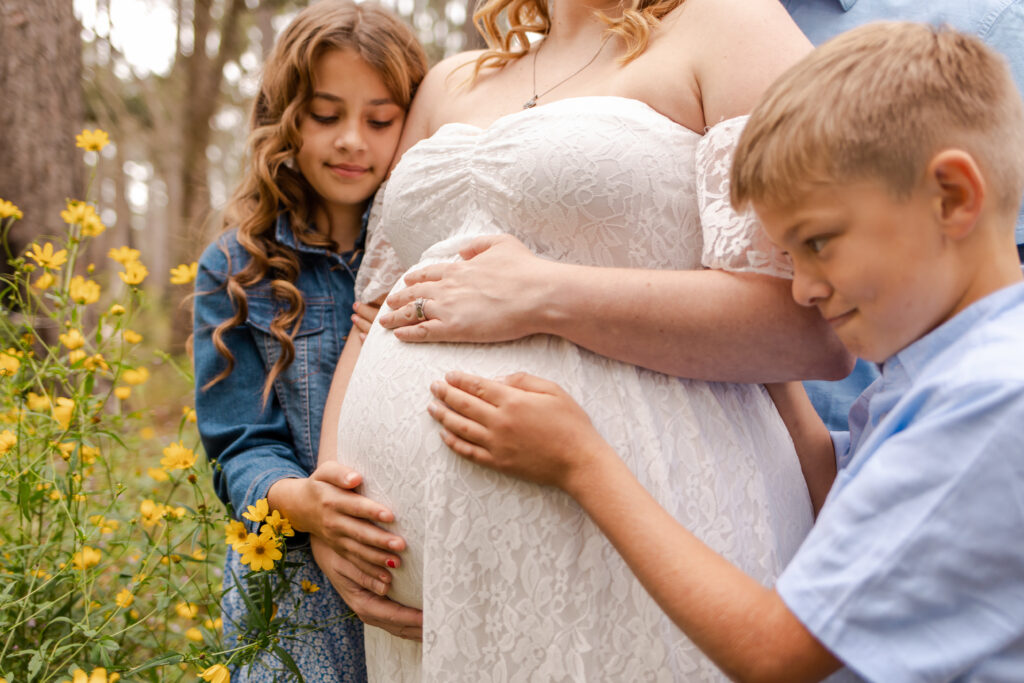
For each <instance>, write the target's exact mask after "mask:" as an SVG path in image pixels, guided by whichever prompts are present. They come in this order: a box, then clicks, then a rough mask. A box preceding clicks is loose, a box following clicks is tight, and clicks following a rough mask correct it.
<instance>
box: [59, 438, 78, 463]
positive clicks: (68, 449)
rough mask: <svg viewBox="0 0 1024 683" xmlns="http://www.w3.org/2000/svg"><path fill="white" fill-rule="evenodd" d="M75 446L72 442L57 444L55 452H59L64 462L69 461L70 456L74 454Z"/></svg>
mask: <svg viewBox="0 0 1024 683" xmlns="http://www.w3.org/2000/svg"><path fill="white" fill-rule="evenodd" d="M75 445H76V444H75V442H74V441H65V442H63V443H59V444H57V450H59V451H60V457H61V458H63V459H64V461H65V462H67V461H68V460H70V459H71V454H72V453H74V452H75Z"/></svg>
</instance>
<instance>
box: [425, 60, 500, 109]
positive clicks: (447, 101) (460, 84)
mask: <svg viewBox="0 0 1024 683" xmlns="http://www.w3.org/2000/svg"><path fill="white" fill-rule="evenodd" d="M484 52H485V51H484V50H469V51H467V52H460V53H458V54H456V55H452V56H451V57H446V58H445V59H443V60H441V61H440V62H438V63H437V64H435V65H434V66H433V68H431V69H430V71H429V72H428V73H427V76H426V78H424V79H423V83H422V84H420V90H419V94H418V97H417V99H419V100H421V101H422V104H423V105H424V106H426V107H428V111H430V112H431V114H432V116H431V119H432V120H439V119H440V118H441V117H443V116H444V110H445V109H446V108H449V107H451V106H453V105H457V104H458V101H459V99H460V98H461V96H463V95H464V94H465V92H466V91H467V88H466V86H467V85H468V84H469V82H470V80H471V79H472V77H473V65H474V63H475V62H476V60H477V59H479V57H480V56H481V55H482V54H484Z"/></svg>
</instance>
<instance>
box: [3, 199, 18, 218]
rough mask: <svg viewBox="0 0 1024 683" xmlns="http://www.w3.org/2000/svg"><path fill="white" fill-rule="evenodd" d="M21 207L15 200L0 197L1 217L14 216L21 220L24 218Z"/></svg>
mask: <svg viewBox="0 0 1024 683" xmlns="http://www.w3.org/2000/svg"><path fill="white" fill-rule="evenodd" d="M22 215H23V214H22V213H21V209H19V208H18V207H16V206H15V205H14V203H13V202H9V201H7V200H6V199H0V218H10V217H11V216H14V217H15V218H16V219H18V220H21V218H22Z"/></svg>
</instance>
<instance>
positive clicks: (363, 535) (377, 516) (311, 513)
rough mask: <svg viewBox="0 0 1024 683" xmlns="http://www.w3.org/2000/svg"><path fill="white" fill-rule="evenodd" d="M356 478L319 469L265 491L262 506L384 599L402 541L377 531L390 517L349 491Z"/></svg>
mask: <svg viewBox="0 0 1024 683" xmlns="http://www.w3.org/2000/svg"><path fill="white" fill-rule="evenodd" d="M362 481H363V480H362V476H361V475H360V474H359V473H358V472H355V471H353V470H351V469H349V468H347V467H345V466H344V465H342V464H341V463H337V462H327V463H324V464H322V465H320V466H319V467H318V468H316V470H315V471H314V472H313V474H312V475H310V477H309V478H308V479H282V480H281V481H278V482H276V483H274V484H273V485H272V486H271V487H270V491H269V492H268V494H267V499H268V500H267V502H268V503H269V504H270V507H272V508H274V509H277V510H280V511H281V513H282V514H283V515H284V516H285V517H287V518H288V520H289V521H290V522H291V523H292V526H293V527H294V528H296V529H297V530H299V531H308V532H309V533H310V534H311V535H312V536H313V537H314V538H318V539H320V541H322V542H323V543H324V544H325V545H326V546H327V547H328V548H330V549H331V551H332V552H334V553H336V554H337V555H339V556H340V557H341V558H342V559H344V560H345V561H346V562H347V563H348V564H349V565H351V566H352V567H353V568H354V569H355V570H356V571H352V572H350V573H349V578H350V579H351V580H353V581H354V582H355V583H357V584H358V585H359V586H361V587H363V588H364V589H366V590H369V591H373V592H374V593H376V594H378V595H386V594H387V592H388V589H389V588H390V587H391V573H390V572H389V571H388V568H391V569H395V568H397V567H398V566H399V565H400V564H401V558H400V557H399V556H398V554H397V553H399V552H401V551H402V550H404V549H405V541H404V540H403V539H402V538H401V537H399V536H396V535H395V534H392V533H389V532H387V531H385V530H384V529H381V528H380V527H379V526H377V525H378V524H381V523H384V524H386V523H388V522H393V521H394V520H395V515H394V513H392V512H391V510H389V509H387V508H386V507H384V506H383V505H380V504H379V503H376V502H374V501H372V500H370V499H369V498H367V497H366V496H363V495H361V494H359V493H356V492H355V491H354V489H355V488H357V487H358V486H359V485H360V484H361V483H362Z"/></svg>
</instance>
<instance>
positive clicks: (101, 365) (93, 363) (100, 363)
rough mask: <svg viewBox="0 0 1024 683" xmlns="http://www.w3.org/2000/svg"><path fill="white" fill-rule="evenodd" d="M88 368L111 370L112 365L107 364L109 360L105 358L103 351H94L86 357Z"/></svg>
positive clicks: (86, 366) (86, 367)
mask: <svg viewBox="0 0 1024 683" xmlns="http://www.w3.org/2000/svg"><path fill="white" fill-rule="evenodd" d="M84 365H85V369H86V370H109V369H110V366H109V365H107V361H106V360H104V359H103V354H102V353H94V354H92V355H91V356H89V357H88V358H86V359H85V363H84Z"/></svg>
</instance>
